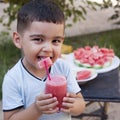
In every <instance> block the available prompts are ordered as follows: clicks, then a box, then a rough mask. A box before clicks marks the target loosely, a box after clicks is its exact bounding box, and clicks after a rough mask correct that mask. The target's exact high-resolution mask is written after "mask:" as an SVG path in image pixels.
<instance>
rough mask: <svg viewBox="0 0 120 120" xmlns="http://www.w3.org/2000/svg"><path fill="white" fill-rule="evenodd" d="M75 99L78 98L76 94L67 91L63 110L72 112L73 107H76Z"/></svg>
mask: <svg viewBox="0 0 120 120" xmlns="http://www.w3.org/2000/svg"><path fill="white" fill-rule="evenodd" d="M75 100H76V94H74V93H67V95H66V97H64V98H63V103H62V108H61V111H62V112H66V113H70V111H71V109H72V108H73V107H74V103H75Z"/></svg>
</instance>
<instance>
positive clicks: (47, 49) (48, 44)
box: [43, 42, 52, 52]
mask: <svg viewBox="0 0 120 120" xmlns="http://www.w3.org/2000/svg"><path fill="white" fill-rule="evenodd" d="M43 51H44V52H51V51H52V44H51V42H46V43H45V44H44V46H43Z"/></svg>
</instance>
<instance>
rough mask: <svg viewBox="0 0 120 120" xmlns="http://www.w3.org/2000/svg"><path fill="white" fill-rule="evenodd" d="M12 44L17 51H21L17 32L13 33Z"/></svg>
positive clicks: (19, 37)
mask: <svg viewBox="0 0 120 120" xmlns="http://www.w3.org/2000/svg"><path fill="white" fill-rule="evenodd" d="M13 43H14V44H15V46H16V47H17V48H19V49H21V36H20V34H19V33H17V32H13Z"/></svg>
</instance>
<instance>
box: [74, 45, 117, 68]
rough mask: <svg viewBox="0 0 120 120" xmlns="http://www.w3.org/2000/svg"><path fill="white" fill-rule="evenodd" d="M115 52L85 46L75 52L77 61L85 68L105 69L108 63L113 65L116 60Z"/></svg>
mask: <svg viewBox="0 0 120 120" xmlns="http://www.w3.org/2000/svg"><path fill="white" fill-rule="evenodd" d="M114 56H115V54H114V50H113V49H109V48H104V47H103V48H99V47H98V46H96V45H95V46H93V47H90V46H85V47H84V48H78V49H77V50H75V51H74V58H75V60H78V61H80V64H82V65H83V66H84V65H85V66H86V64H89V66H91V67H92V66H93V67H94V66H96V65H97V66H101V68H102V67H104V65H105V64H106V63H108V62H109V63H111V62H112V60H113V58H114Z"/></svg>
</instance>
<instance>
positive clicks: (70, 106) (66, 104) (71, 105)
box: [62, 102, 73, 109]
mask: <svg viewBox="0 0 120 120" xmlns="http://www.w3.org/2000/svg"><path fill="white" fill-rule="evenodd" d="M62 107H63V108H66V109H68V108H72V107H73V104H72V103H64V102H63V104H62Z"/></svg>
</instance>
